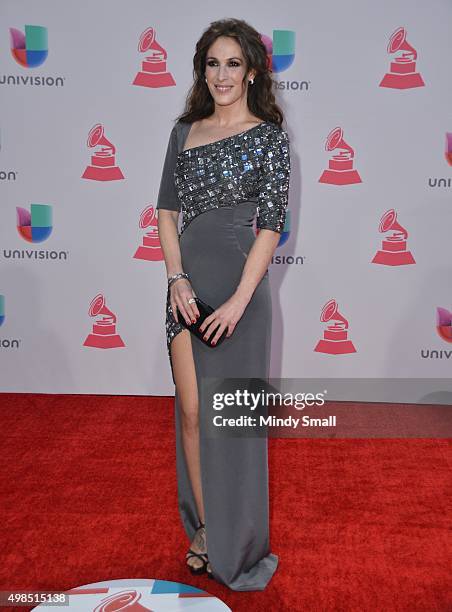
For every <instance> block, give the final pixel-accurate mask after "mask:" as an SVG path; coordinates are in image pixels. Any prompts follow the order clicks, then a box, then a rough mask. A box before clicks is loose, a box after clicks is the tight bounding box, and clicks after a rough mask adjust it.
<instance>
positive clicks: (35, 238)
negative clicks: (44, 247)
mask: <svg viewBox="0 0 452 612" xmlns="http://www.w3.org/2000/svg"><path fill="white" fill-rule="evenodd" d="M16 210H17V231H18V232H19V234H20V235H21V236H22V238H23V239H24V240H26V241H27V242H44V240H47V238H48V237H49V236H50V234H51V233H52V207H51V206H49V205H48V204H31V206H30V211H28V210H27V209H26V208H21V207H20V206H18V207H17V208H16Z"/></svg>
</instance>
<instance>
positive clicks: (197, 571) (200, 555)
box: [185, 521, 209, 576]
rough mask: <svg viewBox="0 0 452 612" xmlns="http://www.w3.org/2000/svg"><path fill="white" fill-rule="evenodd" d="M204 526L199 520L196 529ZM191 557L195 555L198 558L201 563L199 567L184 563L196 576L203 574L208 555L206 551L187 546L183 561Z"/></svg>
mask: <svg viewBox="0 0 452 612" xmlns="http://www.w3.org/2000/svg"><path fill="white" fill-rule="evenodd" d="M204 527H205V524H204V523H202V522H201V521H199V526H198V527H197V529H196V531H199V530H200V529H202V528H204ZM195 535H196V532H195ZM192 557H197V558H198V559H200V560H201V561H202V565H201V566H200V567H193V566H191V565H189V564H188V563H186V565H187V567H188V569H189V570H190V572H191V573H192V574H194V575H195V576H198V575H199V574H203V573H204V572H206V571H207V564H208V563H209V557H208V556H207V553H197V552H195V551H194V550H192V549H191V548H189V549H188V552H187V554H186V555H185V561H188V560H189V559H191V558H192ZM208 573H209V572H208Z"/></svg>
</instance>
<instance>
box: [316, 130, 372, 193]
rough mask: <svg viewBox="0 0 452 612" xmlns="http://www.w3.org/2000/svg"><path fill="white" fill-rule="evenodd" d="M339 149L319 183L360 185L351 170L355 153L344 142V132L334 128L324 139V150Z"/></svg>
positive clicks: (355, 174) (330, 160)
mask: <svg viewBox="0 0 452 612" xmlns="http://www.w3.org/2000/svg"><path fill="white" fill-rule="evenodd" d="M335 149H339V152H338V153H336V154H335V155H332V156H331V157H330V159H329V162H328V169H327V170H324V172H323V174H322V176H321V177H320V178H319V183H328V184H329V185H352V184H354V183H361V182H362V181H361V177H360V176H359V173H358V171H357V170H354V169H353V158H354V156H355V152H354V150H353V149H352V147H351V146H350V145H349V144H347V143H346V142H345V140H344V132H343V130H342V128H340V127H336V128H334V130H332V131H331V132H330V133H329V134H328V136H327V139H326V143H325V150H326V151H330V152H331V151H334V150H335Z"/></svg>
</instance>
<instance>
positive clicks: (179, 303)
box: [156, 127, 199, 324]
mask: <svg viewBox="0 0 452 612" xmlns="http://www.w3.org/2000/svg"><path fill="white" fill-rule="evenodd" d="M177 155H178V147H177V134H176V127H173V129H172V131H171V134H170V137H169V140H168V147H167V150H166V156H165V161H164V164H163V171H162V178H161V180H160V188H159V194H158V198H157V207H156V208H157V210H158V231H159V239H160V244H161V245H162V250H163V256H164V258H165V265H166V272H167V276H172V275H173V274H177V273H178V272H184V270H183V268H182V258H181V253H180V247H179V235H178V219H179V213H180V209H181V207H180V201H179V197H178V195H177V190H176V186H175V184H174V168H175V164H176V160H177ZM191 297H193V290H192V287H191V284H190V282H189V281H188V280H187V279H185V278H180V279H178V280H177V281H175V282H173V283H172V284H171V287H170V302H171V308H172V311H173V316H174V318H175V320H176V321H179V319H178V313H177V308H179V310H180V311H181V313H182V315H183V317H184V319H185V321H186V322H187V324H190V323H192V322H194V320H195V318H197V317H198V316H199V311H198V308H197V306H196V303H193V304H189V303H188V299H189V298H191Z"/></svg>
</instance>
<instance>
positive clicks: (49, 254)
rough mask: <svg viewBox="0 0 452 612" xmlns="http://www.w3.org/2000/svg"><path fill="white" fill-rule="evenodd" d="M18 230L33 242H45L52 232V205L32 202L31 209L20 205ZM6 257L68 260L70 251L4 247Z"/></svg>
mask: <svg viewBox="0 0 452 612" xmlns="http://www.w3.org/2000/svg"><path fill="white" fill-rule="evenodd" d="M16 210H17V225H16V227H17V231H18V233H19V236H20V237H21V238H22V239H23V240H25V241H26V242H30V243H32V244H35V243H38V242H44V241H45V240H47V239H48V238H49V236H50V234H51V233H52V229H53V224H52V206H50V205H49V204H31V205H30V210H27V209H26V208H22V207H20V206H18V207H17V208H16ZM3 257H4V258H5V259H52V260H55V259H58V260H61V259H63V260H66V259H67V258H68V251H49V250H36V249H3Z"/></svg>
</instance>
